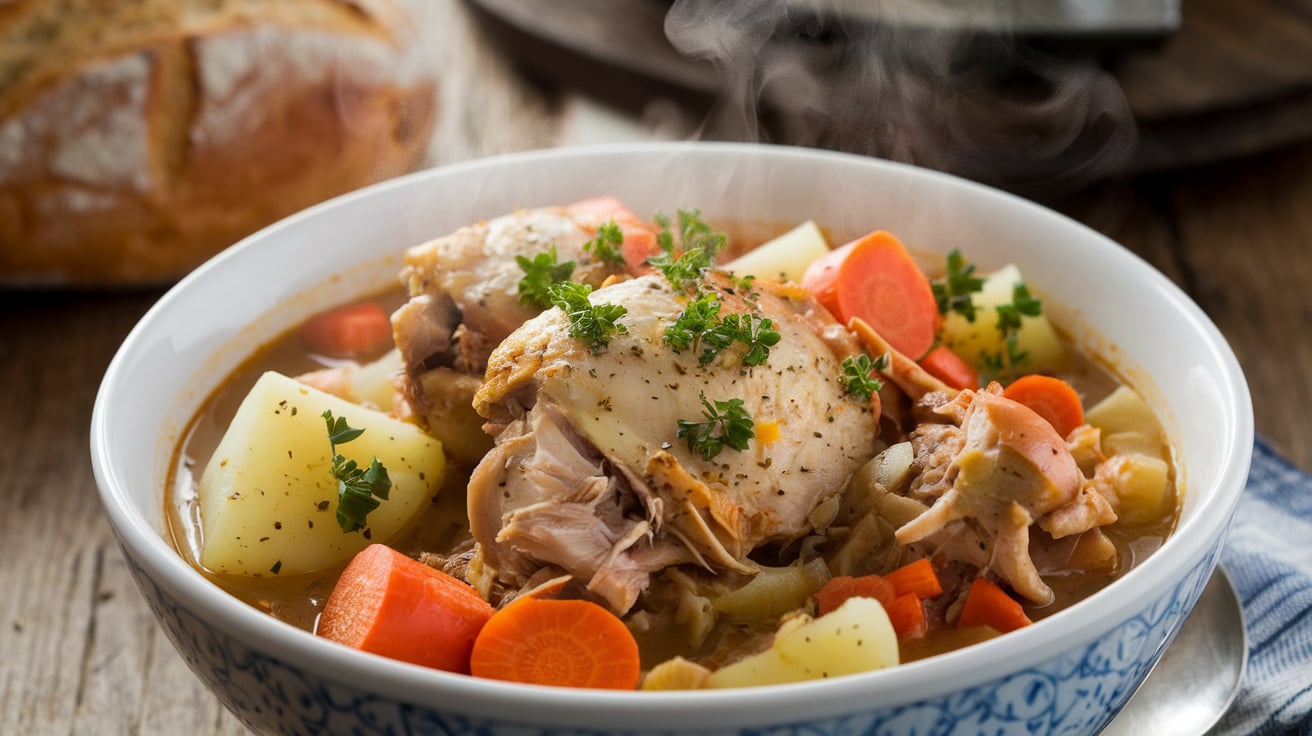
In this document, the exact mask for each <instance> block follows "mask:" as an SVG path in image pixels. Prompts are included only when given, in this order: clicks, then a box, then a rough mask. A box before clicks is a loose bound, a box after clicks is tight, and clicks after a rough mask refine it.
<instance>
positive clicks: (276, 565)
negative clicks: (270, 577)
mask: <svg viewBox="0 0 1312 736" xmlns="http://www.w3.org/2000/svg"><path fill="white" fill-rule="evenodd" d="M281 571H282V560H278V561H277V562H275V563H273V567H271V568H269V572H271V573H273V574H274V575H277V574H278V573H279V572H281Z"/></svg>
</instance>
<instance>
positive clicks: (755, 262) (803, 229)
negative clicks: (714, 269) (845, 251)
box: [724, 220, 829, 282]
mask: <svg viewBox="0 0 1312 736" xmlns="http://www.w3.org/2000/svg"><path fill="white" fill-rule="evenodd" d="M828 252H829V241H827V240H825V236H824V233H822V232H820V228H819V227H817V226H816V224H815V223H814V222H812V221H810V220H807V221H806V222H804V223H802V224H801V225H798V226H797V227H795V228H793V229H792V230H789V231H788V232H786V233H784V234H783V235H780V236H779V237H777V238H775V239H774V240H771V241H769V242H767V243H764V244H763V245H761V246H759V247H757V248H755V249H753V250H752V251H750V252H748V253H744V254H743V255H741V256H738V257H737V258H735V259H734V260H732V261H730V262H729V263H727V264H725V266H724V268H725V269H726V270H728V271H732V272H734V273H735V274H737V275H738V276H756V277H758V278H763V279H765V278H771V279H773V278H779V279H783V280H786V281H797V282H801V280H802V274H805V273H806V267H807V266H809V265H811V261H814V260H815V259H817V258H819V257H820V256H822V255H824V254H825V253H828Z"/></svg>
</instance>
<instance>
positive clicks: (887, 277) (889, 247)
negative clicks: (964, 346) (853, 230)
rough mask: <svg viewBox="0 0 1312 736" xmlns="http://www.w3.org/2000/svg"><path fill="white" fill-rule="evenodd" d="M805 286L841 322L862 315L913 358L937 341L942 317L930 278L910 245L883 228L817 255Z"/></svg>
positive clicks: (862, 317)
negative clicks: (912, 252)
mask: <svg viewBox="0 0 1312 736" xmlns="http://www.w3.org/2000/svg"><path fill="white" fill-rule="evenodd" d="M802 286H805V287H806V288H807V290H809V291H810V292H811V293H812V294H813V295H814V296H815V298H816V299H817V300H818V301H819V302H820V303H821V304H823V305H824V306H825V307H826V308H827V309H828V310H829V311H830V312H831V313H833V315H834V317H835V318H836V319H837V320H838V321H839V322H841V323H843V324H847V323H848V322H849V321H850V320H851V319H852V318H853V317H859V318H861V319H862V320H864V321H865V322H866V323H867V324H869V325H870V326H871V327H873V328H874V329H875V331H876V332H878V333H879V334H880V335H882V336H883V338H884V339H885V340H887V341H888V344H889V345H892V346H893V347H894V348H896V349H897V350H898V351H899V352H901V353H903V354H905V355H907V356H909V357H911V358H913V359H915V358H919V357H920V356H922V355H924V354H925V351H927V350H929V347H930V346H931V345H933V344H934V334H935V332H936V331H937V329H938V325H939V322H940V319H941V317H940V316H939V313H938V305H937V303H936V302H935V301H934V291H933V289H931V288H930V285H929V279H927V278H926V277H925V274H924V272H922V271H921V270H920V267H919V266H917V265H916V262H915V259H913V258H912V257H911V254H910V253H909V252H907V249H906V246H904V245H902V242H901V241H899V240H898V239H897V238H895V237H893V236H892V235H891V234H889V233H887V232H884V231H883V230H880V231H876V232H873V233H871V234H869V235H867V236H865V237H864V238H861V239H859V240H855V241H853V242H851V243H848V244H847V245H844V246H843V247H841V248H838V249H837V250H832V251H830V252H829V253H827V254H825V255H823V256H821V257H820V258H818V259H816V260H815V261H813V262H812V263H811V265H810V266H809V267H808V268H807V270H806V273H805V274H804V275H803V276H802Z"/></svg>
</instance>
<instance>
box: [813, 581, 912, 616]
mask: <svg viewBox="0 0 1312 736" xmlns="http://www.w3.org/2000/svg"><path fill="white" fill-rule="evenodd" d="M811 598H812V599H813V600H815V609H816V615H817V616H823V615H825V614H826V613H829V612H830V611H833V610H834V609H836V608H838V607H839V606H841V605H843V603H844V602H845V601H846V600H847V599H848V598H874V599H875V600H877V601H879V603H880V604H881V605H883V606H884V607H885V608H887V607H888V604H889V603H892V602H893V598H894V593H893V584H892V583H890V582H888V581H887V580H885V579H884V578H883V577H881V576H879V575H862V576H861V577H859V578H854V577H851V576H848V575H839V576H838V577H835V578H830V579H829V582H827V583H825V584H824V586H823V587H821V588H820V590H817V591H816V592H815V593H814V594H813V595H812V596H811Z"/></svg>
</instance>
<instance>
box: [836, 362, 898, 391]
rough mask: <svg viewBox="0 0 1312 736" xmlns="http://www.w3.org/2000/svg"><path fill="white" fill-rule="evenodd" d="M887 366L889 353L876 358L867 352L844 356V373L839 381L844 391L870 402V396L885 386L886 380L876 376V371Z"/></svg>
mask: <svg viewBox="0 0 1312 736" xmlns="http://www.w3.org/2000/svg"><path fill="white" fill-rule="evenodd" d="M887 367H888V355H887V354H885V355H881V356H879V357H878V358H875V359H874V360H871V359H870V356H869V355H866V354H865V353H860V354H858V355H857V356H856V357H852V356H848V357H846V358H843V374H842V375H841V376H839V377H838V383H839V384H840V385H842V387H843V390H844V391H846V392H848V393H849V394H851V395H853V396H855V397H856V398H858V399H860V400H862V401H865V402H869V401H870V397H871V396H874V394H875V393H876V392H877V391H879V389H881V388H883V387H884V382H883V381H881V380H879V379H878V378H876V377H875V372H876V371H882V370H884V369H885V368H887Z"/></svg>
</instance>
